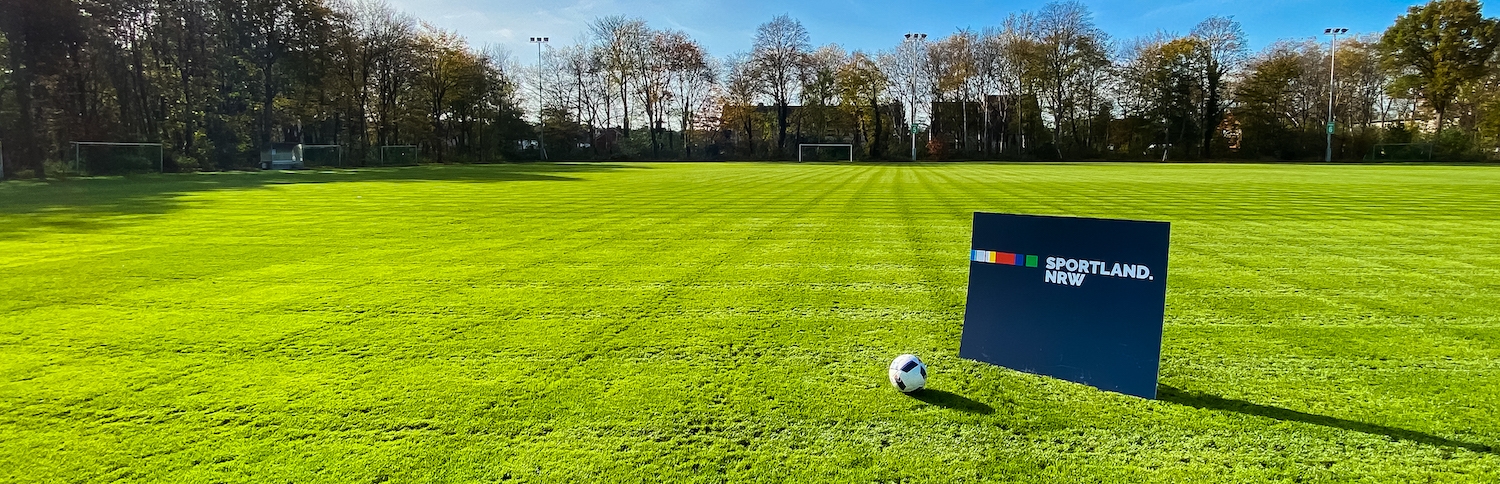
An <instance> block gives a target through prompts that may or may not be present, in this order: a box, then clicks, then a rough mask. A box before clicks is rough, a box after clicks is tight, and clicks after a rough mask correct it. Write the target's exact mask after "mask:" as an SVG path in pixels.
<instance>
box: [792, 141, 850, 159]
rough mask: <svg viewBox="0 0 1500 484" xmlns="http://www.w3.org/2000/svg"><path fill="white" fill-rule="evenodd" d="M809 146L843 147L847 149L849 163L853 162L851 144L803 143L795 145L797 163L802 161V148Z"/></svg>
mask: <svg viewBox="0 0 1500 484" xmlns="http://www.w3.org/2000/svg"><path fill="white" fill-rule="evenodd" d="M807 146H811V147H814V148H833V147H838V146H843V147H845V148H849V161H854V145H853V144H852V143H804V144H798V145H797V161H802V148H803V147H807Z"/></svg>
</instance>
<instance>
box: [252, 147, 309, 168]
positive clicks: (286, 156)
mask: <svg viewBox="0 0 1500 484" xmlns="http://www.w3.org/2000/svg"><path fill="white" fill-rule="evenodd" d="M302 166H303V165H302V144H300V143H271V144H268V145H266V147H265V148H262V149H261V150H260V169H262V170H300V169H302Z"/></svg>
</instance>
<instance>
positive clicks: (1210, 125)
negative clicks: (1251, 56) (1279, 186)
mask: <svg viewBox="0 0 1500 484" xmlns="http://www.w3.org/2000/svg"><path fill="white" fill-rule="evenodd" d="M1192 36H1193V37H1194V38H1196V39H1198V42H1199V44H1200V45H1201V47H1202V48H1201V49H1200V51H1201V54H1202V56H1203V59H1202V61H1201V65H1202V68H1203V74H1202V76H1203V81H1202V83H1203V91H1204V100H1203V114H1202V117H1203V125H1202V128H1203V157H1204V158H1212V157H1213V146H1214V135H1215V133H1217V132H1218V130H1219V122H1220V121H1222V120H1223V119H1224V111H1225V110H1224V102H1223V101H1224V97H1225V96H1224V91H1225V88H1224V83H1225V81H1226V80H1227V78H1228V76H1229V75H1230V74H1231V73H1232V72H1234V71H1235V70H1236V69H1239V67H1240V64H1242V63H1244V61H1245V56H1246V54H1245V53H1246V50H1247V49H1246V47H1245V32H1244V30H1242V29H1241V28H1240V23H1239V22H1235V21H1234V20H1232V19H1230V18H1227V17H1209V18H1208V19H1207V20H1204V21H1202V22H1199V23H1198V25H1197V26H1196V27H1193V33H1192Z"/></svg>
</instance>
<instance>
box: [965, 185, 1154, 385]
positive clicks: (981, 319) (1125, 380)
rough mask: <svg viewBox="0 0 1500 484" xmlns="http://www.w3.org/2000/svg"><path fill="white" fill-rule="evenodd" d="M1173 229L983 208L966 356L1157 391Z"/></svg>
mask: <svg viewBox="0 0 1500 484" xmlns="http://www.w3.org/2000/svg"><path fill="white" fill-rule="evenodd" d="M1170 230H1171V225H1170V224H1168V223H1166V222H1142V221H1134V220H1109V219H1091V218H1073V217H1042V216H1034V215H1010V214H999V213H982V212H976V213H975V214H974V241H973V245H972V247H971V250H970V252H969V301H968V305H967V307H966V309H965V312H964V332H963V339H962V341H961V343H960V346H959V350H958V355H959V356H960V357H963V358H969V359H972V360H978V361H983V362H987V363H992V364H996V365H1000V366H1004V367H1006V368H1011V369H1014V370H1019V371H1024V372H1027V373H1035V374H1038V375H1047V376H1051V377H1055V378H1061V379H1063V380H1069V381H1075V382H1078V383H1083V384H1086V385H1092V386H1094V387H1098V388H1100V389H1102V390H1110V391H1115V392H1120V393H1124V394H1127V395H1135V396H1139V397H1145V398H1156V375H1157V370H1158V368H1159V366H1160V364H1161V332H1162V314H1163V311H1164V310H1165V304H1166V297H1167V244H1168V237H1169V234H1170Z"/></svg>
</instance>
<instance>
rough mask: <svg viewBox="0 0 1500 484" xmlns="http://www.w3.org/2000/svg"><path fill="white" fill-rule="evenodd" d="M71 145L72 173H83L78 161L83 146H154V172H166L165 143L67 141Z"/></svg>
mask: <svg viewBox="0 0 1500 484" xmlns="http://www.w3.org/2000/svg"><path fill="white" fill-rule="evenodd" d="M68 143H71V144H72V145H73V172H74V173H83V171H81V170H82V168H83V167H82V165H81V164H80V162H79V159H80V156H79V155H80V154H81V153H80V152H81V151H82V150H80V149H79V148H80V147H83V146H137V147H140V146H155V147H156V172H157V173H166V172H167V145H166V143H119V142H114V141H69V142H68Z"/></svg>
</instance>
